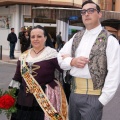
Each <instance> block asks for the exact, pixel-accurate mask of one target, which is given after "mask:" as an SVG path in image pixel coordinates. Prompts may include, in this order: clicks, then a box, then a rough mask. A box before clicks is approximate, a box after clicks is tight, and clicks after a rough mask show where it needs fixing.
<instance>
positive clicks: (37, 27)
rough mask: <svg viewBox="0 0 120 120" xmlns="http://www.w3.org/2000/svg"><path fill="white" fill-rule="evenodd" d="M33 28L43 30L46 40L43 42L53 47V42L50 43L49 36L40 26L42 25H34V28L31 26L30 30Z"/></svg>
mask: <svg viewBox="0 0 120 120" xmlns="http://www.w3.org/2000/svg"><path fill="white" fill-rule="evenodd" d="M33 29H41V30H43V32H44V36H46V37H47V40H46V44H45V45H46V46H49V47H52V48H54V46H53V43H52V40H51V39H50V36H49V34H48V32H47V31H46V30H45V28H44V27H42V26H40V25H37V26H35V27H34V28H32V30H33Z"/></svg>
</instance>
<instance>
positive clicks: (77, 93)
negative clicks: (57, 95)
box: [57, 1, 120, 120]
mask: <svg viewBox="0 0 120 120" xmlns="http://www.w3.org/2000/svg"><path fill="white" fill-rule="evenodd" d="M80 12H81V15H82V20H83V23H84V25H85V27H86V29H85V30H84V31H80V32H78V33H76V34H75V35H74V36H73V37H72V38H71V39H70V40H69V41H68V42H67V43H66V44H65V45H64V46H63V48H62V49H61V50H60V52H59V54H58V57H57V58H58V62H59V65H60V67H61V68H62V69H64V70H70V75H72V76H73V80H72V81H71V84H72V92H71V94H70V98H69V120H101V119H102V111H103V106H105V105H106V104H107V103H108V102H109V101H110V100H111V99H112V98H113V96H114V94H115V92H116V90H117V88H118V85H119V80H120V75H119V74H120V48H119V43H118V41H117V39H116V38H114V37H113V36H112V35H110V33H109V32H108V31H107V30H105V29H103V28H102V26H101V24H100V18H101V17H102V14H101V12H100V7H99V6H98V5H97V4H95V3H94V2H92V1H86V2H84V3H83V4H82V10H81V11H80ZM76 46H77V47H76Z"/></svg>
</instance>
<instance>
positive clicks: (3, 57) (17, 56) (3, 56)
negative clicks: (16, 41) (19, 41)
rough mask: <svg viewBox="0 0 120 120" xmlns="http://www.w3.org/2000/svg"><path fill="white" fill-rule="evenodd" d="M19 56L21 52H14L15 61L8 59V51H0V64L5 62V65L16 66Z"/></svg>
mask: <svg viewBox="0 0 120 120" xmlns="http://www.w3.org/2000/svg"><path fill="white" fill-rule="evenodd" d="M0 54H1V53H0ZM20 54H21V51H17V50H15V52H14V55H15V58H16V59H10V58H9V50H6V49H2V58H0V62H7V63H14V64H16V63H17V61H18V59H19V56H20Z"/></svg>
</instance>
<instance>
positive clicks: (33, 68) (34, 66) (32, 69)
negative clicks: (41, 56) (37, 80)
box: [27, 64, 40, 77]
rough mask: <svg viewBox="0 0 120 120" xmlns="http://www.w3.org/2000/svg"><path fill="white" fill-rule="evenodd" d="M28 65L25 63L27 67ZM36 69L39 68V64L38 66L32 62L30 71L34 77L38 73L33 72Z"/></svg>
mask: <svg viewBox="0 0 120 120" xmlns="http://www.w3.org/2000/svg"><path fill="white" fill-rule="evenodd" d="M28 66H29V65H27V67H28ZM38 69H40V66H39V65H34V64H32V67H31V73H32V75H33V77H36V76H37V75H38V73H37V72H35V70H38Z"/></svg>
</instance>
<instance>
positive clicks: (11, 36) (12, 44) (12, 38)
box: [7, 28, 17, 59]
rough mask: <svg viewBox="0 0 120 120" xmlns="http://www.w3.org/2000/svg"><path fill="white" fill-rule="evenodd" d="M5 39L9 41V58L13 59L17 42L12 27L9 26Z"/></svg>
mask: <svg viewBox="0 0 120 120" xmlns="http://www.w3.org/2000/svg"><path fill="white" fill-rule="evenodd" d="M7 40H8V41H9V42H10V55H9V56H10V59H15V56H14V50H15V45H16V42H17V36H16V34H15V33H14V28H11V33H10V34H8V37H7Z"/></svg>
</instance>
